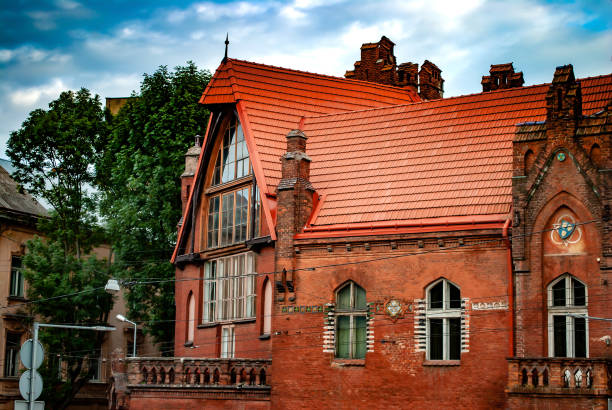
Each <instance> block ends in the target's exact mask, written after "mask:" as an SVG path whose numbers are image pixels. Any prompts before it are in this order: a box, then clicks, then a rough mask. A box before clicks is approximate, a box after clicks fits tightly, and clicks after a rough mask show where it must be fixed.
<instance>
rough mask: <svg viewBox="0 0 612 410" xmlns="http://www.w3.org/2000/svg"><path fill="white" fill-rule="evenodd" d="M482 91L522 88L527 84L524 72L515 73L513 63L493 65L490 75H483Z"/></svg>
mask: <svg viewBox="0 0 612 410" xmlns="http://www.w3.org/2000/svg"><path fill="white" fill-rule="evenodd" d="M480 83H481V84H482V91H483V92H486V91H494V90H503V89H507V88H516V87H522V86H523V84H524V83H525V80H524V79H523V72H522V71H519V72H518V73H515V72H514V65H513V64H512V63H505V64H492V65H491V68H490V69H489V75H483V76H482V81H481V82H480Z"/></svg>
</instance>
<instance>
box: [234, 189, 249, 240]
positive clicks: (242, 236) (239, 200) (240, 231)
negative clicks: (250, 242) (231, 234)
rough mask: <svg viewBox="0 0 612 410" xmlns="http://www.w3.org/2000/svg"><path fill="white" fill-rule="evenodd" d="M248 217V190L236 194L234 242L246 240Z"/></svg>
mask: <svg viewBox="0 0 612 410" xmlns="http://www.w3.org/2000/svg"><path fill="white" fill-rule="evenodd" d="M248 215H249V189H248V188H245V189H241V190H240V191H237V192H236V220H235V221H236V222H235V226H236V236H235V238H234V242H243V241H246V240H247V222H248Z"/></svg>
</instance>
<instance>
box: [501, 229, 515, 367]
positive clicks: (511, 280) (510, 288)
mask: <svg viewBox="0 0 612 410" xmlns="http://www.w3.org/2000/svg"><path fill="white" fill-rule="evenodd" d="M510 225H511V222H510V218H508V219H506V222H505V223H504V227H503V228H502V237H503V238H504V239H505V241H506V246H507V247H508V252H507V254H508V260H507V266H508V308H509V309H510V318H509V324H510V328H509V332H510V333H509V346H508V352H509V353H508V354H509V357H514V276H513V274H512V244H511V243H510V237H509V236H508V228H509V227H510Z"/></svg>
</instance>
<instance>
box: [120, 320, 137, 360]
mask: <svg viewBox="0 0 612 410" xmlns="http://www.w3.org/2000/svg"><path fill="white" fill-rule="evenodd" d="M116 318H117V319H119V320H120V321H122V322H128V323H131V324H133V325H134V349H133V350H132V357H136V326H137V325H136V323H134V322H132V321H131V320H129V319H127V318H126V317H125V316H123V315H117V316H116Z"/></svg>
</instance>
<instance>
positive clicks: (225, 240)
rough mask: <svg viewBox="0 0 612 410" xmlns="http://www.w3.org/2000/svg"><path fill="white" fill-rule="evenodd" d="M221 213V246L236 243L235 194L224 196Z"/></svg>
mask: <svg viewBox="0 0 612 410" xmlns="http://www.w3.org/2000/svg"><path fill="white" fill-rule="evenodd" d="M222 208H223V210H222V212H221V245H229V244H231V243H233V242H234V193H233V192H230V193H229V194H225V195H223V205H222Z"/></svg>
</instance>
